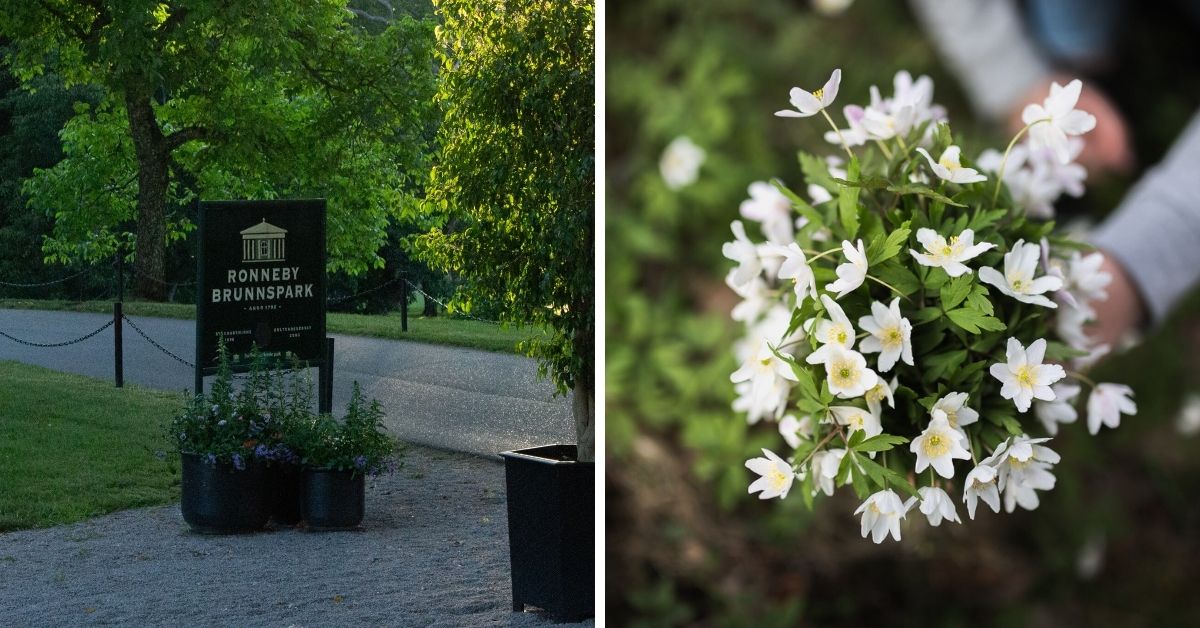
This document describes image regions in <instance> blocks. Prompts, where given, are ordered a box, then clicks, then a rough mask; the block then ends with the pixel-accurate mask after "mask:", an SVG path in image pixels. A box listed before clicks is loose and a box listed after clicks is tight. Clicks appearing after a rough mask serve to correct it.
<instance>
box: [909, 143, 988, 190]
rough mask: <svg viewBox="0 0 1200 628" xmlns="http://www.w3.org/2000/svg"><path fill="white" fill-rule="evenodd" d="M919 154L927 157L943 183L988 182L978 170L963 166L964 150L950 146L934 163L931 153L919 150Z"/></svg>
mask: <svg viewBox="0 0 1200 628" xmlns="http://www.w3.org/2000/svg"><path fill="white" fill-rule="evenodd" d="M917 152H918V153H921V154H922V155H924V156H925V159H926V161H928V162H929V168H930V169H931V170H933V174H935V175H937V177H938V178H939V179H942V180H943V181H949V182H950V183H957V184H959V185H965V184H967V183H979V182H980V181H987V177H986V176H984V175H982V174H979V171H978V170H976V169H974V168H967V167H966V166H963V165H962V161H961V159H962V149H961V148H959V147H957V146H948V147H947V148H946V150H944V151H942V156H941V157H938V159H937V161H934V160H933V157H932V156H931V155H930V154H929V151H927V150H925V149H924V148H917Z"/></svg>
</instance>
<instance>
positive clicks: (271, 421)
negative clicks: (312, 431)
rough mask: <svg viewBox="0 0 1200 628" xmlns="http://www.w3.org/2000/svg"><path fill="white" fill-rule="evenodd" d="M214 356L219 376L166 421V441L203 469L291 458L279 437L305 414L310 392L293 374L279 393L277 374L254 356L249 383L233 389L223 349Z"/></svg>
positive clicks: (281, 378)
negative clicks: (195, 459)
mask: <svg viewBox="0 0 1200 628" xmlns="http://www.w3.org/2000/svg"><path fill="white" fill-rule="evenodd" d="M218 351H219V356H220V361H219V370H218V371H217V376H216V379H214V380H213V383H212V387H211V389H210V390H209V392H208V393H207V394H198V395H196V396H195V397H193V398H192V399H191V400H190V401H189V402H188V403H187V404H185V405H184V407H183V408H182V409H181V410H180V411H179V412H177V413H176V414H175V416H174V417H172V419H171V421H170V422H169V423H168V424H167V426H166V428H165V429H166V434H167V438H168V440H169V441H171V442H172V443H173V444H174V446H175V448H176V451H178V452H179V453H186V454H197V455H200V456H202V457H204V458H205V459H206V460H207V461H208V462H209V464H216V463H232V464H233V465H234V466H235V467H236V468H238V469H241V468H244V466H245V463H246V462H247V461H249V460H254V459H257V460H259V461H262V462H272V461H289V460H291V459H292V458H294V456H293V455H292V452H291V451H290V450H289V448H288V444H287V443H286V442H285V435H286V434H287V433H289V432H290V431H291V430H292V429H293V427H292V426H294V425H295V424H296V423H297V422H299V421H301V420H303V419H304V418H305V417H306V415H307V414H308V413H309V412H310V410H309V407H310V406H311V405H312V391H311V386H305V385H303V383H301V381H300V376H299V375H298V374H295V373H293V375H292V381H291V385H290V386H286V387H285V385H284V375H283V372H282V371H278V370H275V369H272V368H270V366H269V365H268V363H267V361H266V359H265V358H264V356H263V355H262V354H259V353H258V352H257V351H255V353H254V357H253V364H252V365H251V369H250V375H249V377H248V378H247V379H246V381H245V382H244V383H243V384H242V386H241V387H240V388H237V389H235V386H234V382H233V371H232V369H231V364H230V358H229V354H228V352H227V351H226V350H225V344H224V343H221V344H220V345H219V346H218Z"/></svg>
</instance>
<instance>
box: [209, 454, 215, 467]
mask: <svg viewBox="0 0 1200 628" xmlns="http://www.w3.org/2000/svg"><path fill="white" fill-rule="evenodd" d="M207 460H208V464H211V465H215V464H217V455H216V454H208V458H207Z"/></svg>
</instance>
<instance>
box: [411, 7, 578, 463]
mask: <svg viewBox="0 0 1200 628" xmlns="http://www.w3.org/2000/svg"><path fill="white" fill-rule="evenodd" d="M435 6H436V7H437V8H438V11H439V14H440V16H441V18H442V20H443V24H442V26H441V28H440V30H439V35H438V43H439V44H440V50H441V54H442V69H441V75H440V83H439V89H438V97H437V99H438V102H439V103H441V105H442V107H443V111H444V114H445V117H444V120H443V121H442V126H441V131H440V135H439V139H440V140H441V148H442V152H441V155H440V158H439V162H438V164H437V165H436V166H435V167H434V169H433V171H432V174H431V175H430V189H429V195H428V199H429V204H430V205H431V206H433V207H434V208H435V209H437V210H440V211H442V212H444V215H445V216H446V217H447V218H451V217H452V218H454V221H453V222H452V223H449V222H448V223H446V224H452V225H453V226H454V228H453V229H449V228H441V229H435V230H433V231H432V232H430V233H429V234H427V235H425V236H423V237H422V238H421V239H420V240H419V241H418V244H419V246H420V248H421V250H423V251H424V252H425V253H426V254H427V256H428V258H429V259H430V260H431V261H432V262H433V263H434V264H435V265H437V266H440V267H442V268H445V269H447V270H452V271H454V272H455V273H457V275H458V276H459V277H461V278H462V279H463V280H464V281H465V282H466V289H465V290H464V294H465V295H466V296H464V297H463V298H462V300H461V301H460V302H462V303H464V304H465V306H466V307H468V308H469V307H470V303H471V301H472V300H477V301H483V302H488V303H491V304H494V305H496V306H498V307H499V310H500V314H501V316H502V318H503V320H506V321H513V322H519V323H533V324H535V325H540V326H544V327H546V328H547V329H548V330H549V331H550V332H551V333H550V334H549V335H548V336H547V337H546V338H545V339H537V340H531V341H528V342H527V343H526V344H525V347H524V348H525V349H526V350H527V351H528V353H529V354H530V355H533V356H535V357H537V358H538V360H539V364H540V367H541V372H542V374H543V375H546V374H549V375H550V376H552V377H553V379H554V381H555V382H556V383H557V385H558V388H559V391H560V392H566V391H567V390H570V389H572V388H573V389H574V392H575V407H574V413H575V420H576V428H577V430H578V433H579V440H578V443H579V459H580V460H592V459H593V458H594V451H593V450H594V437H593V415H594V411H595V393H594V388H595V380H594V373H593V365H594V360H595V314H594V307H595V303H594V287H593V284H594V270H593V266H594V259H595V252H594V226H593V218H594V201H593V199H594V196H593V189H594V184H595V158H594V134H595V95H594V84H595V51H594V27H593V19H594V13H595V10H594V7H593V5H592V3H591V2H587V1H585V0H553V1H546V0H514V1H508V2H504V3H487V4H484V5H480V4H479V3H475V2H468V1H466V0H439V1H437V2H435Z"/></svg>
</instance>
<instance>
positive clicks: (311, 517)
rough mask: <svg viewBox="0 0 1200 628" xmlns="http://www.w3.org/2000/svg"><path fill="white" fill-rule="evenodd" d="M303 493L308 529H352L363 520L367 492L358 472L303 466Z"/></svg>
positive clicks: (305, 519) (361, 475) (361, 476)
mask: <svg viewBox="0 0 1200 628" xmlns="http://www.w3.org/2000/svg"><path fill="white" fill-rule="evenodd" d="M302 496H303V513H304V521H305V523H306V524H307V525H308V529H310V530H321V531H331V530H353V529H355V528H357V527H358V524H359V523H362V520H363V512H364V504H365V502H366V495H365V487H364V485H363V474H361V473H354V472H351V471H331V470H329V469H305V470H304V488H303V494H302Z"/></svg>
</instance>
